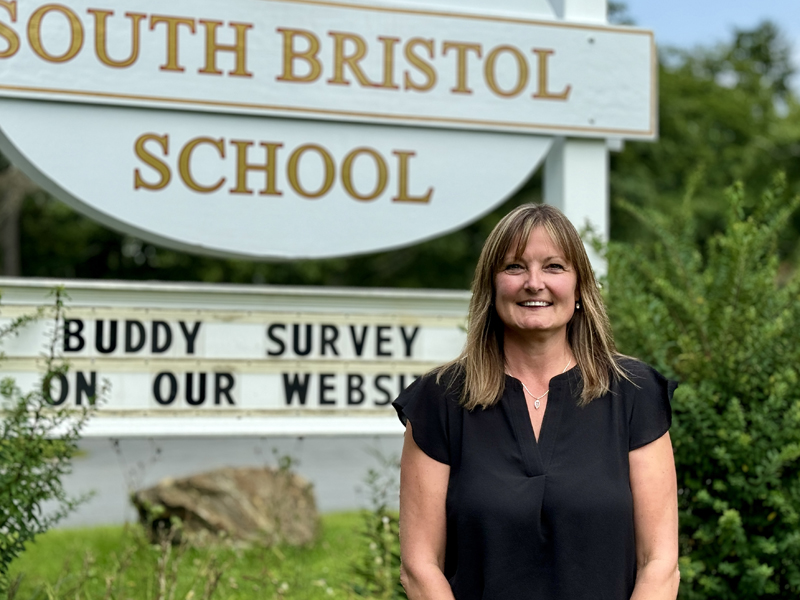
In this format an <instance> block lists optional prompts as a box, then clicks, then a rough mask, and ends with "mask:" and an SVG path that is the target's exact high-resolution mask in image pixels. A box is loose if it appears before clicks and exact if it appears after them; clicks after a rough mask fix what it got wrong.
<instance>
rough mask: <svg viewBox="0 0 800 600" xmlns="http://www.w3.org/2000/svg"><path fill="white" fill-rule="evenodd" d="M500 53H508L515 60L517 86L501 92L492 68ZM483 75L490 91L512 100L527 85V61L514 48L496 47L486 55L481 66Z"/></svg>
mask: <svg viewBox="0 0 800 600" xmlns="http://www.w3.org/2000/svg"><path fill="white" fill-rule="evenodd" d="M501 52H510V53H511V54H513V55H514V58H516V59H517V69H518V76H517V85H515V86H514V87H513V88H511V89H510V90H508V91H504V90H501V89H500V86H499V85H497V73H495V68H494V67H495V63H496V62H497V57H498V56H499V55H500V53H501ZM483 74H484V77H485V78H486V83H487V84H488V86H489V89H490V90H492V91H493V92H494V93H495V94H497V95H498V96H502V97H504V98H513V97H514V96H518V95H519V94H521V93H522V90H524V89H525V86H526V85H528V61H527V60H525V56H523V54H522V52H520V51H519V50H517V49H516V48H514V46H497V48H492V51H491V52H489V54H487V55H486V62H485V63H484V65H483Z"/></svg>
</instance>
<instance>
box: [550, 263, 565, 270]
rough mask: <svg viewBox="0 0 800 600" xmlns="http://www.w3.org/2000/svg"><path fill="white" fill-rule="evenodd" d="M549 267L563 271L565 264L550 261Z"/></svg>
mask: <svg viewBox="0 0 800 600" xmlns="http://www.w3.org/2000/svg"><path fill="white" fill-rule="evenodd" d="M547 268H548V269H550V270H553V271H563V270H564V265H562V264H560V263H550V264H549V265H547Z"/></svg>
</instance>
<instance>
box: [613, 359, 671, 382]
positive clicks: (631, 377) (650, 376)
mask: <svg viewBox="0 0 800 600" xmlns="http://www.w3.org/2000/svg"><path fill="white" fill-rule="evenodd" d="M616 363H617V366H618V367H619V368H620V370H621V371H622V376H621V377H619V379H620V380H622V381H625V382H627V383H628V384H632V385H633V386H634V387H640V386H642V385H648V384H651V383H660V382H662V381H667V378H666V377H664V376H663V375H662V374H661V373H659V372H658V371H657V370H656V369H655V368H653V367H652V366H650V365H649V364H647V363H646V362H644V361H643V360H639V359H638V358H634V357H632V356H625V355H618V356H617V357H616Z"/></svg>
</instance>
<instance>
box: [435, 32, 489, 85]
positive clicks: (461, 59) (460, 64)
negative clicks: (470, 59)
mask: <svg viewBox="0 0 800 600" xmlns="http://www.w3.org/2000/svg"><path fill="white" fill-rule="evenodd" d="M450 50H455V51H456V87H454V88H451V89H450V91H451V92H453V93H454V94H471V93H472V90H471V89H470V88H469V87H468V86H467V52H474V53H475V54H476V55H477V56H478V58H481V45H480V44H467V43H465V42H445V43H444V44H443V45H442V56H446V55H447V53H448V52H449V51H450Z"/></svg>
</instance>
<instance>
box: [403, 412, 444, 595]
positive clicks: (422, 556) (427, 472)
mask: <svg viewBox="0 0 800 600" xmlns="http://www.w3.org/2000/svg"><path fill="white" fill-rule="evenodd" d="M449 477H450V467H449V466H448V465H445V464H443V463H440V462H438V461H435V460H434V459H432V458H431V457H430V456H428V455H427V454H425V453H424V452H423V451H422V450H420V448H419V446H417V443H416V442H415V441H414V438H413V437H412V435H411V421H409V422H408V424H407V425H406V433H405V439H404V442H403V456H402V458H401V460H400V554H401V561H402V565H401V567H400V581H401V582H402V584H403V587H404V588H405V590H406V593H407V594H408V597H409V599H410V600H454V599H453V593H452V591H451V590H450V584H449V583H447V579H445V576H444V549H445V538H446V534H447V528H446V518H445V499H446V497H447V482H448V479H449Z"/></svg>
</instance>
